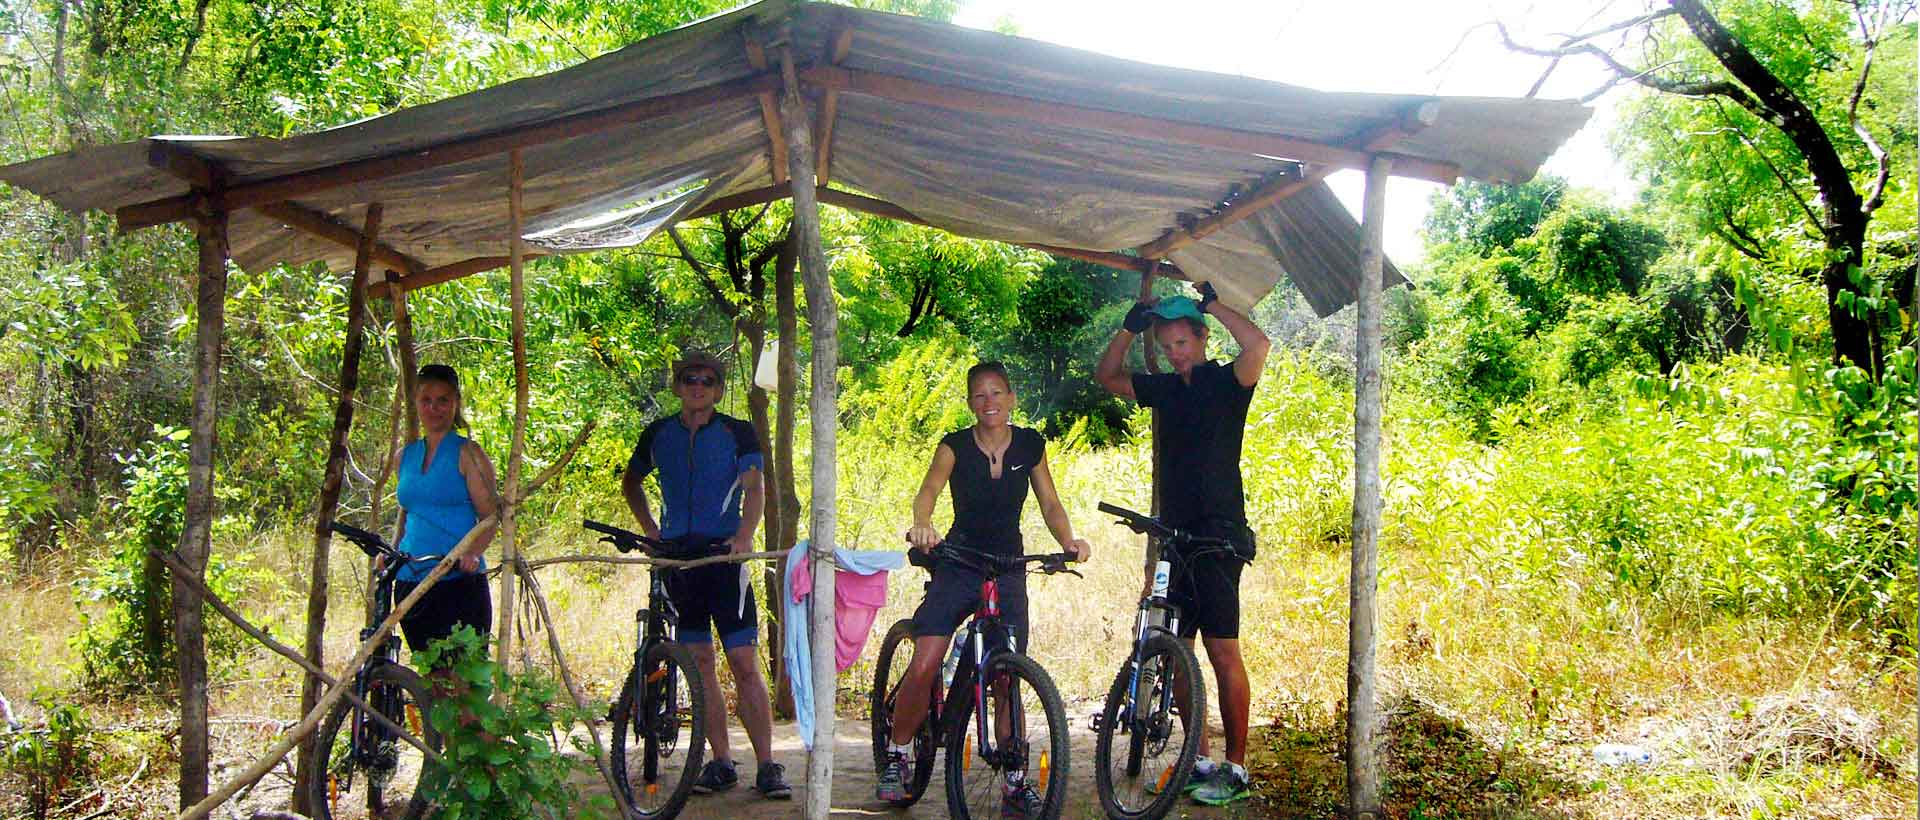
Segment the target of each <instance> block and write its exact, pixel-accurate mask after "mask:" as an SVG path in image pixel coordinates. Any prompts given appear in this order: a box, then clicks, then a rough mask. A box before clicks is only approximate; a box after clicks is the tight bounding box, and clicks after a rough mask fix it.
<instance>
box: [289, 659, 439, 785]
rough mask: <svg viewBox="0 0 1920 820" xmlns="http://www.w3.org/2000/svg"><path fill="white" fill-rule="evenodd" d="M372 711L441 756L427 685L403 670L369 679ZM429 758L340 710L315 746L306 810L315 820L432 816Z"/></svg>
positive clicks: (388, 669) (353, 711)
mask: <svg viewBox="0 0 1920 820" xmlns="http://www.w3.org/2000/svg"><path fill="white" fill-rule="evenodd" d="M363 696H364V698H365V700H366V702H367V704H368V705H370V706H372V707H374V708H375V709H378V710H380V713H381V714H382V715H384V716H385V717H386V718H387V719H388V720H391V721H393V723H394V724H395V725H398V726H401V727H403V728H405V729H406V730H407V731H408V732H409V733H411V734H413V736H414V737H417V738H420V740H421V741H422V742H424V743H425V744H426V745H427V747H428V748H431V749H433V750H434V751H435V752H438V751H440V750H441V741H440V733H439V732H438V731H436V730H434V728H433V724H431V723H430V722H428V721H427V720H426V713H427V707H428V704H429V703H430V701H429V699H428V696H427V685H426V682H425V681H424V680H422V679H421V678H420V675H419V674H418V673H416V672H414V671H413V670H411V669H408V668H406V667H404V666H401V665H399V664H393V663H389V664H382V665H380V666H378V667H375V668H374V669H373V671H371V672H370V673H368V675H367V691H366V692H364V693H363ZM429 765H430V764H429V762H428V760H427V758H426V755H425V754H424V753H422V752H421V751H420V750H419V749H418V748H415V747H414V746H413V745H412V744H410V743H408V742H406V741H405V740H402V739H400V738H399V737H396V736H395V735H394V734H393V732H392V731H391V730H389V729H387V728H386V727H385V726H382V725H380V723H379V722H378V721H376V720H374V719H372V718H371V717H369V716H368V715H367V713H366V711H365V710H363V709H361V708H360V707H358V706H355V705H353V704H352V703H349V702H347V701H346V700H344V699H343V700H341V701H340V702H338V703H336V704H334V706H333V709H332V710H331V711H329V712H328V713H327V718H326V720H324V721H322V722H321V724H320V734H319V735H318V736H316V738H315V740H314V756H313V763H312V767H313V768H312V770H311V771H310V772H309V774H308V776H307V789H308V791H307V805H308V806H309V807H310V808H311V810H312V811H313V813H314V814H313V816H314V818H315V820H360V819H361V818H405V820H416V819H417V818H420V817H425V816H426V814H427V809H428V807H429V806H430V804H431V803H432V800H431V794H430V792H431V789H430V788H429V787H428V786H427V776H428V766H429Z"/></svg>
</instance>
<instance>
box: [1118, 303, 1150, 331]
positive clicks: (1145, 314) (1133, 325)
mask: <svg viewBox="0 0 1920 820" xmlns="http://www.w3.org/2000/svg"><path fill="white" fill-rule="evenodd" d="M1152 326H1153V313H1152V312H1151V311H1150V310H1149V309H1148V308H1147V303H1145V302H1134V303H1133V309H1132V310H1129V311H1127V318H1126V320H1125V321H1122V322H1121V323H1120V328H1121V329H1122V330H1125V331H1126V332H1128V333H1133V334H1139V333H1143V332H1145V331H1146V329H1147V328H1149V327H1152Z"/></svg>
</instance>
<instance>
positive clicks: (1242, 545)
mask: <svg viewBox="0 0 1920 820" xmlns="http://www.w3.org/2000/svg"><path fill="white" fill-rule="evenodd" d="M1190 532H1192V533H1193V534H1194V535H1197V536H1201V537H1204V538H1225V539H1227V540H1229V541H1231V542H1233V544H1234V546H1235V551H1236V552H1237V553H1239V554H1240V555H1241V556H1245V557H1247V558H1248V559H1251V557H1252V556H1253V552H1254V545H1253V531H1252V530H1249V529H1247V528H1246V527H1245V526H1242V525H1237V524H1213V523H1203V524H1200V525H1198V526H1195V527H1193V528H1192V529H1191V530H1190ZM1245 566H1246V561H1242V560H1240V559H1238V558H1235V557H1233V556H1229V555H1224V554H1220V553H1214V554H1211V555H1204V556H1201V557H1199V558H1197V559H1193V560H1177V561H1175V566H1174V570H1173V577H1172V578H1170V579H1169V582H1170V583H1169V585H1168V588H1167V600H1168V601H1169V602H1171V603H1172V604H1173V605H1174V606H1177V607H1180V637H1182V638H1187V639H1192V638H1193V636H1194V635H1195V634H1200V635H1205V636H1206V637H1209V638H1235V639H1237V638H1239V637H1240V570H1241V569H1243V568H1244V567H1245Z"/></svg>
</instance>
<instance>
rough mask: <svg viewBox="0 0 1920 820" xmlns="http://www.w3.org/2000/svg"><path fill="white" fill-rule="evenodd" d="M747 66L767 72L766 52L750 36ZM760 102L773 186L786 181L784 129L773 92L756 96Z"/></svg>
mask: <svg viewBox="0 0 1920 820" xmlns="http://www.w3.org/2000/svg"><path fill="white" fill-rule="evenodd" d="M746 44H747V64H748V65H751V66H753V70H754V71H758V72H765V71H766V70H767V50H766V49H765V48H763V47H761V45H760V44H759V43H758V42H756V41H755V40H754V39H753V37H752V35H748V37H747V41H746ZM756 96H757V97H758V98H759V100H760V121H761V123H762V124H763V125H765V126H766V128H767V145H768V147H769V148H770V150H771V153H772V155H773V184H775V185H779V184H780V183H782V182H786V181H787V137H786V129H785V128H784V127H782V126H781V125H780V104H779V103H778V102H775V101H774V99H773V90H772V89H768V90H766V91H762V92H760V93H759V94H758V95H756Z"/></svg>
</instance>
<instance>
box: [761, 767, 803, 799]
mask: <svg viewBox="0 0 1920 820" xmlns="http://www.w3.org/2000/svg"><path fill="white" fill-rule="evenodd" d="M786 772H787V767H785V766H782V765H780V764H778V763H775V762H773V761H771V760H769V761H767V762H765V763H762V764H760V769H759V771H756V772H754V773H753V790H754V791H757V792H759V793H760V796H761V797H764V798H766V799H768V800H791V799H793V787H792V786H789V785H787V781H786V778H785V777H782V775H784V774H786Z"/></svg>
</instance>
